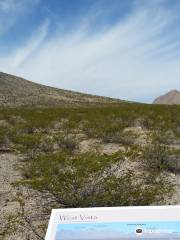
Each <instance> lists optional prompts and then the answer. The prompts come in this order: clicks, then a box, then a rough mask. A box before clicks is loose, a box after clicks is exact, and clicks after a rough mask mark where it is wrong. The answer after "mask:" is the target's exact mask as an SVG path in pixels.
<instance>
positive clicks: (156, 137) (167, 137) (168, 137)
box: [152, 130, 177, 145]
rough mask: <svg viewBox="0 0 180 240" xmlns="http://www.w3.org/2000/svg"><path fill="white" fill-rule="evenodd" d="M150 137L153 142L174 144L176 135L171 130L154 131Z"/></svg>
mask: <svg viewBox="0 0 180 240" xmlns="http://www.w3.org/2000/svg"><path fill="white" fill-rule="evenodd" d="M152 139H153V141H154V142H157V143H159V144H166V145H169V144H174V143H176V141H177V137H176V136H175V134H174V132H173V131H172V130H166V131H155V132H154V133H153V135H152Z"/></svg>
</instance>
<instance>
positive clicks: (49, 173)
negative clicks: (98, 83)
mask: <svg viewBox="0 0 180 240" xmlns="http://www.w3.org/2000/svg"><path fill="white" fill-rule="evenodd" d="M179 122H180V106H161V105H144V104H127V103H121V104H111V105H108V106H107V107H99V106H98V107H92V106H91V107H59V108H33V109H25V108H16V109H1V110H0V150H1V151H2V152H4V151H13V152H14V153H16V154H20V155H21V156H23V158H24V160H23V162H22V165H21V171H22V175H23V179H22V180H20V181H18V182H15V183H14V186H15V187H16V186H26V187H28V188H30V189H35V190H38V191H39V192H42V193H46V194H47V193H48V194H49V195H50V196H51V197H52V201H51V198H48V201H49V203H48V206H44V208H46V207H47V208H48V209H51V208H52V207H94V206H129V205H152V204H164V203H166V200H167V199H168V198H169V197H170V196H171V195H173V193H174V182H172V181H171V179H170V178H169V176H170V175H169V174H172V173H175V174H176V173H179V172H180V160H179V159H180V151H179V149H178V148H175V147H176V146H179V144H180V126H179ZM91 142H94V143H95V144H94V145H91V146H90V148H89V149H83V148H84V147H83V146H84V145H83V144H85V143H86V144H87V143H88V144H89V143H91ZM104 146H105V147H107V146H115V147H116V151H110V152H108V153H106V152H103V150H102V147H104ZM49 195H48V196H49ZM22 202H23V201H22V200H21V204H22ZM23 206H24V205H23ZM22 214H24V210H23V213H21V216H22ZM18 221H19V220H18Z"/></svg>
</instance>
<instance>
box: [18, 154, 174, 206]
mask: <svg viewBox="0 0 180 240" xmlns="http://www.w3.org/2000/svg"><path fill="white" fill-rule="evenodd" d="M123 161H124V160H123V157H122V153H121V154H120V153H118V154H114V155H112V156H102V155H96V154H90V153H86V154H82V155H70V154H69V153H67V152H58V153H56V154H46V155H40V156H38V157H36V158H35V159H33V160H31V161H30V162H29V164H28V165H26V168H25V169H24V171H25V172H26V179H25V180H24V181H23V182H21V183H23V184H28V185H30V186H31V187H33V188H35V189H37V190H39V191H46V192H47V191H48V192H49V193H51V194H52V195H53V196H54V197H55V198H56V200H57V202H58V203H59V204H60V205H62V206H63V207H92V206H118V205H122V206H125V205H149V204H152V203H153V202H155V201H157V200H158V201H161V200H163V196H164V195H166V194H167V193H168V192H170V184H167V182H166V181H164V180H162V179H160V178H153V179H154V180H153V182H151V183H150V184H147V183H146V181H145V180H144V178H143V177H142V176H141V177H137V176H136V175H135V174H134V173H133V171H130V170H127V171H126V172H123V173H121V174H117V173H118V172H119V171H120V170H121V163H122V162H123ZM113 166H114V167H113ZM148 178H149V176H148Z"/></svg>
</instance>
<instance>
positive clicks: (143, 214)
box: [45, 206, 180, 240]
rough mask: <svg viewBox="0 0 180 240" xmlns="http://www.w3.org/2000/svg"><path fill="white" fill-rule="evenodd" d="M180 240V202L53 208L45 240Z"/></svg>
mask: <svg viewBox="0 0 180 240" xmlns="http://www.w3.org/2000/svg"><path fill="white" fill-rule="evenodd" d="M121 239H122V240H123V239H124V240H127V239H128V240H133V239H140V240H142V239H144V240H154V239H155V240H167V239H168V240H180V206H159V207H154V206H153V207H113V208H77V209H57V210H53V211H52V214H51V218H50V222H49V226H48V230H47V234H46V238H45V240H121Z"/></svg>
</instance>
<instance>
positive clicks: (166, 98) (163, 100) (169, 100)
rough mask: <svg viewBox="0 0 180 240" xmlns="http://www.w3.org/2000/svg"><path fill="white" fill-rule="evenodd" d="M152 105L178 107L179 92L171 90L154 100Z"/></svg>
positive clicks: (179, 101)
mask: <svg viewBox="0 0 180 240" xmlns="http://www.w3.org/2000/svg"><path fill="white" fill-rule="evenodd" d="M153 103H154V104H168V105H173V104H176V105H179V104H180V91H178V90H171V91H170V92H168V93H166V94H164V95H162V96H160V97H158V98H156V99H155V100H154V102H153Z"/></svg>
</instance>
